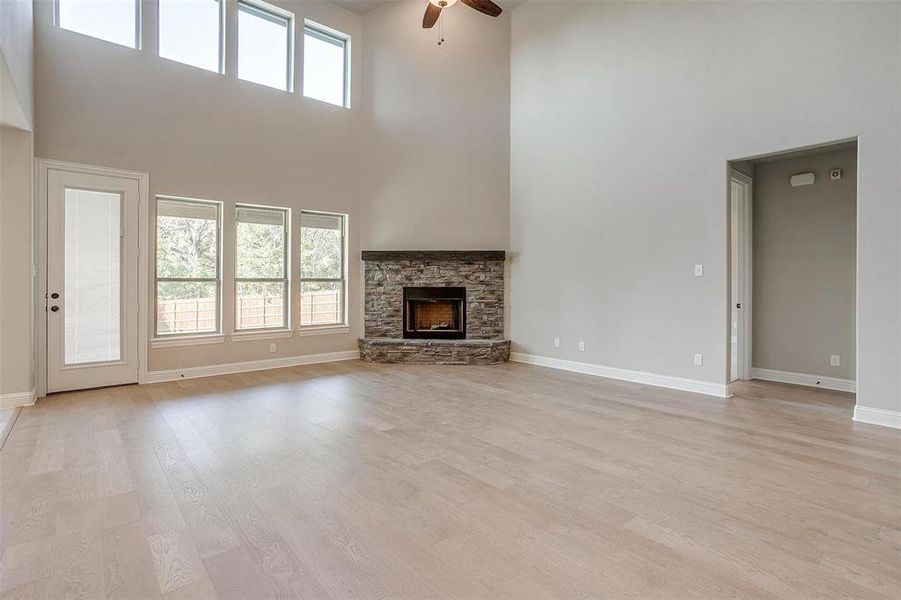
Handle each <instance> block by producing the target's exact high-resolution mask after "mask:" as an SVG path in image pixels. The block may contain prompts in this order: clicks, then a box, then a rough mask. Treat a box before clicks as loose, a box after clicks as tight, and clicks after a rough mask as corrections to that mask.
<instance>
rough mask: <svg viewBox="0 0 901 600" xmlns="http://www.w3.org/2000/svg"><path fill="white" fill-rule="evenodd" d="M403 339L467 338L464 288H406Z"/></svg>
mask: <svg viewBox="0 0 901 600" xmlns="http://www.w3.org/2000/svg"><path fill="white" fill-rule="evenodd" d="M403 322H404V337H405V338H419V339H438V340H462V339H466V288H465V287H405V288H404V307H403Z"/></svg>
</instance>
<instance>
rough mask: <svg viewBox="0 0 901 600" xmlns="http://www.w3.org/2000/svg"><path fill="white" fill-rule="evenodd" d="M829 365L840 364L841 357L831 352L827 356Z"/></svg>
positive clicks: (836, 365) (838, 365)
mask: <svg viewBox="0 0 901 600" xmlns="http://www.w3.org/2000/svg"><path fill="white" fill-rule="evenodd" d="M829 366H830V367H840V366H842V357H841V356H840V355H838V354H831V355H830V356H829Z"/></svg>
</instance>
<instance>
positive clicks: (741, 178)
mask: <svg viewBox="0 0 901 600" xmlns="http://www.w3.org/2000/svg"><path fill="white" fill-rule="evenodd" d="M733 181H734V182H736V183H738V184H740V185H743V186H745V194H746V196H745V202H744V205H743V206H742V209H743V210H742V211H741V213H740V215H739V227H740V230H741V231H740V236H741V239H740V244H741V248H740V256H739V260H738V265H739V267H738V270H739V273H740V278H741V281H740V282H739V284H740V286H741V290H742V294H741V296H742V298H741V302H742V304H741V322H740V326H739V331H740V332H741V335H740V337H739V340H738V347H739V350H738V379H744V380H747V379H751V378H752V377H753V373H752V368H751V348H752V346H751V344H752V339H751V337H752V328H751V327H752V325H751V324H752V323H753V321H752V320H751V312H752V310H753V306H752V305H753V302H752V298H753V282H754V276H753V259H754V253H753V252H754V246H753V244H754V241H753V236H754V229H753V227H754V225H753V214H754V213H753V210H754V209H753V206H754V180H753V179H752V178H751V177H748V176H747V175H745V174H744V173H742V172H740V171H737V170H735V169H734V168H730V173H729V183H730V190H729V214H730V218H731V214H732V190H731V184H732V182H733ZM730 225H731V223H730ZM730 230H731V228H730ZM730 251H731V243H730ZM730 269H731V261H730ZM730 283H731V282H730ZM729 299H730V303H729V315H730V316H729V336H730V340H729V348H730V352H731V348H732V343H731V336H732V316H731V315H732V307H733V306H734V304H735V302H736V300H735V298H732V288H731V286H730V289H729ZM730 358H731V357H730ZM729 364H730V365H731V360H730V361H729ZM730 379H731V375H730Z"/></svg>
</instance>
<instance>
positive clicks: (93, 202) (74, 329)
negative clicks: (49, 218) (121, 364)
mask: <svg viewBox="0 0 901 600" xmlns="http://www.w3.org/2000/svg"><path fill="white" fill-rule="evenodd" d="M121 210H122V196H121V194H118V193H111V192H98V191H91V190H79V189H71V188H67V189H66V195H65V233H64V235H65V271H64V273H65V275H64V290H63V296H62V298H61V300H62V308H63V311H64V317H65V334H64V339H65V343H64V346H65V349H64V356H65V364H67V365H77V364H84V363H98V362H110V361H118V360H121V358H122V339H121V338H122V316H121V301H122V286H121V281H120V275H121V254H122V244H121V237H120V234H121V223H122V218H121ZM50 304H51V305H53V304H54V302H53V300H51V301H50Z"/></svg>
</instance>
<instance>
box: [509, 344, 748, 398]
mask: <svg viewBox="0 0 901 600" xmlns="http://www.w3.org/2000/svg"><path fill="white" fill-rule="evenodd" d="M510 360H512V361H514V362H521V363H526V364H530V365H537V366H540V367H550V368H551V369H560V370H562V371H572V372H574V373H584V374H585V375H595V376H597V377H607V378H609V379H619V380H622V381H631V382H634V383H642V384H644V385H653V386H656V387H663V388H669V389H673V390H680V391H683V392H694V393H696V394H706V395H707V396H716V397H717V398H729V397H730V396H731V394H730V393H729V386H728V385H725V384H722V383H711V382H709V381H700V380H697V379H685V378H683V377H671V376H669V375H658V374H656V373H646V372H644V371H632V370H629V369H618V368H616V367H605V366H603V365H595V364H591V363H583V362H577V361H574V360H563V359H560V358H551V357H549V356H536V355H534V354H523V353H521V352H513V353H512V354H510Z"/></svg>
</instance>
